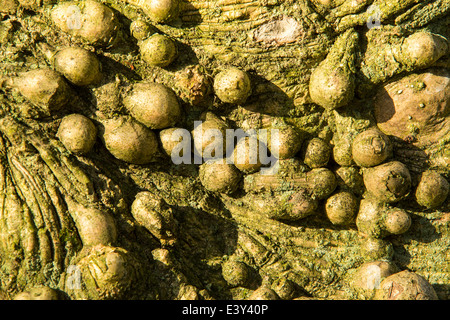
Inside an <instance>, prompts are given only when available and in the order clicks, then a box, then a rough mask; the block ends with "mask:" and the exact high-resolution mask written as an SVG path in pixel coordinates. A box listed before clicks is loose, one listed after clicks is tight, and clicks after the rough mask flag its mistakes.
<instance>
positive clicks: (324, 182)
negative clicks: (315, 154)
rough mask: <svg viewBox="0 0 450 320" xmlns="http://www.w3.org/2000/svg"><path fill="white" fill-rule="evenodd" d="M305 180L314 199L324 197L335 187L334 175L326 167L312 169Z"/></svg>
mask: <svg viewBox="0 0 450 320" xmlns="http://www.w3.org/2000/svg"><path fill="white" fill-rule="evenodd" d="M306 181H307V183H308V185H309V189H310V191H311V192H312V195H313V197H314V198H315V199H319V200H321V199H326V198H327V197H328V196H329V195H330V194H332V193H333V191H334V190H335V189H336V187H337V179H336V175H335V174H334V173H333V172H332V171H330V170H329V169H327V168H317V169H312V170H311V171H310V172H308V173H307V174H306Z"/></svg>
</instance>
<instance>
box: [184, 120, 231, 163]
mask: <svg viewBox="0 0 450 320" xmlns="http://www.w3.org/2000/svg"><path fill="white" fill-rule="evenodd" d="M201 120H202V121H199V122H198V125H197V126H196V127H195V128H194V130H193V131H192V138H193V140H194V153H195V154H196V155H197V156H201V157H202V158H204V159H214V158H221V159H222V158H225V156H226V155H227V154H228V151H229V149H230V148H232V147H233V144H232V143H233V141H230V139H226V131H227V129H228V125H227V123H226V122H225V121H224V120H223V119H221V118H219V117H217V116H216V115H214V114H213V113H211V112H207V113H205V114H203V115H202V117H201ZM231 150H233V149H231Z"/></svg>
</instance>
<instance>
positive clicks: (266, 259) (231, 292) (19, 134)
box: [0, 0, 450, 299]
mask: <svg viewBox="0 0 450 320" xmlns="http://www.w3.org/2000/svg"><path fill="white" fill-rule="evenodd" d="M19 2H20V3H21V4H22V5H23V6H25V7H27V6H28V10H23V8H22V7H21V6H18V7H17V8H14V3H15V1H9V2H8V3H9V6H6V7H7V9H5V10H3V11H2V12H3V13H1V16H2V21H1V25H0V41H1V49H0V51H2V57H3V59H2V61H1V62H0V66H1V70H2V74H4V75H6V76H14V74H15V73H19V72H22V71H28V70H30V69H33V68H36V67H43V66H50V65H51V62H50V61H48V60H47V58H46V56H45V53H44V52H43V51H42V50H40V48H41V47H40V43H47V44H48V45H50V46H52V47H54V48H56V49H59V48H61V47H64V46H68V45H80V46H84V47H85V48H90V49H93V50H95V52H96V54H97V55H98V57H99V59H100V61H101V63H102V66H103V73H104V79H103V82H102V83H101V84H100V85H98V86H95V87H89V88H76V87H73V88H72V89H73V91H74V94H73V99H71V101H70V102H69V103H68V105H67V106H66V107H65V109H64V110H63V111H61V112H60V113H58V114H55V115H53V116H52V117H50V118H45V119H42V118H39V119H33V118H23V117H22V113H21V112H22V111H21V110H23V109H24V108H27V106H28V102H27V101H25V100H24V99H23V98H22V97H21V96H20V95H19V94H18V93H17V92H16V91H14V90H10V89H5V88H4V89H2V91H0V93H1V95H0V103H1V106H2V109H3V112H2V117H3V118H2V121H1V123H0V131H1V135H2V138H3V143H2V148H1V153H0V154H1V159H2V161H1V170H0V172H1V181H0V187H1V188H2V190H3V193H2V194H3V196H2V198H1V199H0V200H1V202H0V204H1V205H2V210H1V216H0V222H1V223H2V225H1V226H0V233H1V237H0V265H1V268H0V289H1V290H2V291H3V295H4V297H5V298H12V297H14V296H15V295H16V294H17V293H19V292H29V291H30V290H31V289H32V288H33V287H39V286H41V285H44V286H47V287H50V288H54V289H57V290H60V291H61V292H62V294H63V295H67V296H68V297H70V298H72V299H77V298H89V299H103V298H130V299H182V298H187V299H194V298H200V299H211V298H212V299H228V298H232V299H245V298H248V297H249V296H250V295H251V294H252V292H253V291H254V290H256V289H257V288H259V287H261V286H268V287H272V288H274V289H275V291H276V292H277V293H278V294H279V295H280V296H281V295H282V294H281V293H280V290H281V289H280V287H279V283H280V281H281V280H280V279H288V280H290V282H289V283H290V284H291V285H292V288H293V290H294V289H295V290H294V291H295V293H293V294H291V295H290V296H289V297H288V298H289V299H292V298H296V297H300V296H311V297H316V298H326V299H362V298H366V296H364V295H360V294H359V293H358V292H357V291H355V290H354V288H353V287H352V286H351V282H352V278H353V276H354V274H355V272H356V270H357V268H358V267H359V266H361V265H362V264H363V263H364V262H367V261H370V257H366V256H365V255H364V253H363V251H362V249H361V243H362V242H364V241H365V237H366V236H365V235H363V234H361V233H360V232H358V229H357V227H356V224H355V223H352V224H350V225H349V226H344V227H341V226H336V225H333V224H332V223H331V222H330V221H329V219H328V218H327V216H326V214H325V212H324V205H325V201H326V199H321V200H320V201H319V206H318V209H317V210H316V211H317V212H316V213H315V214H313V215H312V216H309V217H307V218H305V219H302V220H299V221H295V222H288V221H277V220H274V219H270V218H269V217H268V215H267V212H266V211H267V210H266V211H265V210H264V207H266V206H268V203H270V201H269V200H270V198H272V197H275V196H277V195H279V194H283V192H285V191H286V190H288V191H290V190H292V188H291V189H289V188H290V187H288V188H287V189H286V190H283V186H284V183H289V182H292V181H294V180H295V179H294V180H293V178H292V177H289V176H287V177H286V176H280V175H279V176H277V178H276V179H275V180H272V184H273V185H274V187H273V189H272V190H270V188H267V189H266V190H254V191H251V190H247V189H245V190H244V187H242V188H240V189H239V191H238V192H237V193H235V194H233V195H224V194H219V193H213V192H209V191H207V190H206V189H205V188H204V187H203V186H202V184H201V182H200V180H199V177H198V165H196V164H187V165H184V164H182V165H175V164H172V163H171V161H170V159H168V158H167V157H165V156H164V155H163V154H162V153H161V154H160V155H159V156H158V158H157V159H155V161H154V162H153V163H151V164H148V165H143V166H140V165H130V164H127V163H124V162H122V161H120V160H117V159H115V158H114V157H113V156H112V155H111V154H110V153H109V152H108V150H107V149H106V148H105V147H104V145H103V143H102V142H101V141H100V140H99V141H97V144H96V146H95V150H94V151H93V152H91V153H89V154H88V155H86V156H76V155H73V154H70V153H68V152H67V151H66V150H65V149H64V146H62V144H61V143H60V142H59V141H58V140H57V138H56V137H55V134H56V131H57V128H58V126H59V123H60V119H61V117H62V116H63V115H65V114H69V113H82V114H84V115H86V116H88V117H90V118H91V119H93V120H94V121H95V122H96V124H97V125H98V127H99V130H100V131H101V130H102V123H103V122H104V120H105V119H107V118H111V117H113V116H116V115H117V114H126V111H125V110H124V109H123V108H122V105H121V97H122V96H123V95H125V94H126V93H127V91H128V90H129V87H130V85H131V84H132V83H133V82H135V81H142V80H149V81H157V82H160V83H164V84H165V85H167V86H169V87H171V88H172V89H173V90H174V91H175V92H176V93H177V95H178V96H179V97H180V101H181V102H182V106H183V108H184V110H185V118H184V119H183V121H182V123H180V124H179V125H178V126H179V127H183V128H187V129H188V130H192V129H193V122H194V121H196V120H198V119H200V115H201V113H202V112H204V111H211V112H213V113H215V114H216V115H219V116H222V117H224V118H226V119H227V121H228V122H229V124H230V126H232V127H235V128H237V127H240V128H246V129H248V128H255V129H261V128H270V127H271V125H272V124H273V123H275V122H276V121H285V122H286V123H288V124H291V125H294V126H296V127H297V128H298V129H299V130H301V131H302V132H303V134H304V135H303V136H304V141H306V140H308V139H310V138H313V137H320V138H322V139H323V140H325V141H326V142H327V143H330V144H331V145H333V144H336V143H337V141H340V140H341V139H344V138H346V137H353V136H354V135H355V134H356V133H358V132H361V131H362V130H364V129H365V128H368V127H370V126H373V125H376V123H375V121H374V119H373V115H372V104H371V101H372V97H373V95H374V93H375V92H376V90H377V88H378V87H379V86H380V85H382V84H385V83H387V82H388V81H390V80H391V79H396V78H397V77H401V76H403V75H405V74H407V73H408V72H413V71H416V70H414V69H411V68H410V67H408V66H406V65H402V64H401V63H399V62H397V61H395V59H391V57H392V55H391V51H392V50H393V49H392V48H394V47H395V46H396V45H398V44H401V43H402V41H404V39H405V38H406V37H407V36H409V35H410V34H412V33H414V32H416V31H418V30H427V31H430V32H433V33H436V34H440V35H442V36H443V37H445V38H447V39H448V37H449V36H450V34H449V30H450V28H449V22H450V20H449V17H450V16H449V14H448V10H449V3H448V1H440V0H435V1H431V2H430V3H429V4H428V5H426V4H423V3H421V2H420V1H417V0H402V1H394V2H392V1H388V0H384V1H383V0H379V1H376V0H375V1H370V0H367V1H356V2H354V1H344V0H342V1H320V0H310V1H308V0H302V1H291V0H289V1H277V0H264V1H255V0H221V1H203V0H189V1H183V2H182V4H181V11H180V17H179V19H177V20H175V21H173V22H171V23H169V24H158V25H156V28H157V29H158V30H159V31H160V32H162V33H165V34H167V35H169V36H170V37H172V38H173V39H175V41H176V44H177V47H178V50H179V53H178V58H177V59H176V60H175V61H174V63H173V64H171V65H170V66H169V67H167V68H164V69H162V68H158V67H151V66H148V65H146V64H145V63H144V62H143V61H141V60H140V56H139V48H138V42H137V41H136V39H134V38H133V37H132V36H131V35H130V33H129V25H130V23H131V21H134V20H138V19H143V20H146V21H148V18H147V17H146V16H145V15H144V14H143V12H142V11H141V10H140V9H139V8H138V7H137V6H136V5H135V4H136V3H133V2H132V1H129V2H130V3H127V2H126V1H121V0H104V1H102V2H103V3H104V4H105V5H107V6H109V7H111V8H113V9H114V10H115V13H116V15H117V16H118V17H119V21H120V23H121V26H122V33H121V35H120V39H119V40H118V42H117V43H116V44H115V45H114V46H113V47H111V48H100V47H94V46H92V45H90V44H88V43H86V42H84V41H83V40H82V39H80V38H77V37H72V36H69V35H67V34H65V33H64V32H62V31H59V30H58V29H56V28H55V27H54V26H53V25H52V22H51V20H50V18H49V11H50V9H51V7H52V5H51V4H48V3H45V2H44V4H43V5H40V4H38V3H40V1H35V2H32V4H29V2H30V1H27V3H26V4H25V2H23V1H19ZM371 4H374V5H377V6H378V7H377V8H378V10H379V11H380V14H381V17H380V21H379V22H380V26H379V27H378V28H370V29H369V28H368V27H370V25H369V23H368V21H370V22H371V23H372V22H373V20H371V17H372V14H370V12H368V7H369V5H371ZM16 5H17V4H16ZM10 7H12V9H11V8H10ZM6 10H8V11H6ZM350 29H352V30H353V31H354V32H356V33H357V34H358V37H359V38H358V39H359V40H358V45H357V48H356V49H354V51H349V49H348V48H342V50H343V51H345V50H347V51H345V52H346V53H347V55H346V56H345V57H346V58H345V59H344V58H343V60H342V62H343V63H347V62H348V61H349V60H352V61H353V62H354V68H355V70H354V74H355V79H356V80H355V81H356V89H355V97H354V99H353V100H352V102H351V103H349V104H348V105H347V106H346V107H344V108H340V109H338V110H326V109H324V108H322V107H320V106H318V105H317V104H315V103H313V101H312V100H311V98H310V96H309V80H310V75H311V72H312V70H314V69H315V68H316V67H317V66H318V65H319V63H320V62H322V61H323V60H324V59H325V58H326V57H327V54H328V53H329V52H330V50H331V48H332V47H333V44H334V43H335V40H336V39H337V38H338V37H339V35H340V34H343V33H344V32H345V31H346V30H350ZM449 61H450V60H449V51H448V50H447V52H446V54H445V55H444V56H443V57H442V58H441V59H439V60H438V61H437V62H435V63H434V64H433V66H437V67H440V68H449V67H450V66H449ZM230 65H232V66H236V67H238V68H240V69H242V70H244V71H247V72H248V74H249V75H250V78H251V82H252V95H251V96H250V97H249V99H248V100H247V101H246V102H245V103H244V104H242V105H239V106H236V105H229V104H223V103H221V102H220V101H219V100H218V99H217V98H216V97H215V96H214V95H213V94H212V86H211V82H212V79H213V77H214V76H215V75H216V74H217V73H218V72H219V71H220V70H221V69H222V68H224V67H226V66H230ZM447 116H448V115H447ZM449 138H450V133H449V135H448V137H447V141H448V140H449ZM448 145H449V144H446V145H445V146H444V149H447V150H448ZM394 147H395V152H394V155H395V157H398V159H400V161H403V162H405V164H407V165H408V168H409V169H410V171H411V174H412V177H413V187H412V189H411V190H412V191H411V192H410V195H409V196H408V197H407V198H406V199H405V200H402V201H401V202H399V203H397V204H395V207H400V208H403V209H405V210H407V212H408V213H409V214H410V216H411V218H412V225H411V228H410V229H409V231H407V232H406V233H404V234H402V235H391V236H389V237H387V238H386V240H388V241H389V242H390V243H392V245H393V249H394V254H393V256H391V257H390V258H389V259H390V260H391V261H392V262H393V263H395V264H396V266H397V267H398V268H399V269H401V270H403V269H408V270H411V271H413V272H417V273H418V274H419V275H421V276H423V277H424V278H426V279H427V280H428V281H429V282H430V283H431V284H432V285H433V287H434V289H435V290H436V292H437V294H438V296H439V298H440V299H449V298H450V269H449V261H450V257H449V248H450V233H449V220H450V211H449V210H450V204H449V202H448V200H447V202H446V203H444V205H443V206H441V207H440V208H438V209H435V210H426V211H425V210H423V209H421V208H420V206H419V205H417V204H416V202H415V200H414V191H413V190H414V187H415V186H416V185H417V176H418V174H419V173H420V172H421V171H423V170H424V169H425V168H426V166H427V157H428V156H429V157H431V156H432V152H428V155H423V152H422V150H415V149H414V148H413V147H411V146H410V145H409V144H407V143H405V142H403V141H396V145H395V146H394ZM441 148H442V146H441ZM433 150H434V149H433ZM414 152H415V153H414ZM411 154H414V158H413V157H412V156H410V155H411ZM430 154H431V155H430ZM423 157H425V158H423ZM297 158H298V160H299V161H300V162H301V160H302V154H301V152H300V153H299V154H298V155H297ZM447 159H448V158H447ZM436 163H438V169H440V171H441V172H442V173H443V175H444V176H446V177H447V179H448V177H449V174H450V172H449V170H448V169H449V165H448V164H442V162H439V161H438V162H436ZM439 163H440V164H439ZM304 168H305V170H306V171H308V170H309V168H307V167H306V166H304ZM328 168H329V169H330V170H332V171H333V172H335V171H336V170H337V169H338V168H339V166H338V165H337V164H336V163H334V162H333V161H332V160H330V162H329V164H328ZM358 170H359V169H358ZM278 177H281V178H279V179H278ZM273 181H275V182H273ZM295 183H296V182H294V183H293V184H294V185H295ZM340 187H342V186H338V188H340ZM277 188H278V189H277ZM141 191H149V192H151V193H152V194H154V195H156V196H157V197H159V198H160V199H162V201H163V202H165V203H167V205H168V206H169V207H170V210H171V212H172V213H173V219H174V221H175V222H174V225H175V226H174V227H173V228H174V230H173V233H174V234H175V238H176V241H175V242H174V243H171V244H167V243H166V242H164V241H162V240H161V239H158V237H157V236H155V235H154V234H152V233H151V232H149V230H147V229H145V228H144V227H143V226H142V225H140V224H139V223H138V222H137V221H136V220H135V219H134V217H133V215H132V214H131V204H132V203H133V201H134V199H135V196H136V194H137V193H138V192H141ZM360 191H361V193H360V195H361V197H364V195H363V193H364V192H363V191H364V190H360ZM73 203H76V205H72V204H73ZM79 206H82V207H79ZM74 208H75V209H74ZM80 208H81V209H80ZM96 210H97V211H98V212H101V213H100V215H102V214H109V215H111V216H112V217H113V219H114V221H115V224H116V226H117V239H115V241H113V242H112V243H102V244H101V245H100V247H99V246H88V245H86V244H85V243H83V231H81V229H80V228H81V227H80V225H79V222H78V220H77V219H75V217H76V216H77V215H76V214H75V213H74V211H76V212H77V213H79V212H90V214H92V215H94V214H97V213H95V212H97V211H96ZM41 220H42V221H41ZM80 233H81V234H80ZM105 257H106V258H105ZM108 257H109V258H108ZM108 259H109V260H108ZM114 259H116V260H114ZM235 260H238V261H241V262H244V263H245V264H246V265H247V267H248V268H249V270H250V276H249V280H248V281H247V283H246V284H245V285H242V286H232V285H230V284H229V283H227V281H226V280H225V279H224V275H223V274H222V266H223V265H224V264H225V263H226V262H227V261H235ZM92 261H95V263H94V262H92ZM111 261H121V262H120V263H123V262H125V264H126V265H128V266H131V267H130V268H131V269H127V270H128V271H127V272H126V273H123V274H121V273H120V271H117V270H116V271H114V270H115V269H114V268H113V265H114V264H113V262H111ZM120 263H119V264H120ZM73 266H76V268H75V269H73V268H72V267H73ZM97 267H98V269H96V268H97ZM108 269H109V270H110V272H112V273H114V272H118V274H119V276H117V277H116V278H114V277H109V274H108ZM113 269H114V270H113ZM119 269H120V268H119ZM73 270H80V272H81V276H80V277H81V278H80V279H81V283H82V284H81V286H77V285H75V286H74V285H73V284H74V283H75V284H77V281H76V280H77V279H78V278H74V276H77V273H73V272H72V271H73ZM95 270H97V271H95ZM98 270H101V271H98ZM111 270H112V271H111ZM130 270H131V271H130ZM87 274H90V275H87ZM92 274H96V276H93V275H92ZM99 274H100V275H99ZM74 279H75V282H70V281H72V280H74ZM92 279H95V281H93V280H92ZM99 279H100V280H99ZM136 279H139V281H136ZM102 281H103V282H102ZM97 286H99V287H100V290H95V288H96V287H97Z"/></svg>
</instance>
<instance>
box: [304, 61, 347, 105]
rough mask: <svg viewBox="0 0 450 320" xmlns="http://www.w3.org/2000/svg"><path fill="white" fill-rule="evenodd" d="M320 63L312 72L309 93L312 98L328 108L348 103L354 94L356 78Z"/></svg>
mask: <svg viewBox="0 0 450 320" xmlns="http://www.w3.org/2000/svg"><path fill="white" fill-rule="evenodd" d="M324 62H325V64H322V63H321V64H320V65H319V66H318V67H317V68H316V69H314V71H313V72H312V73H311V77H310V82H309V95H310V97H311V100H312V101H313V102H314V103H316V104H318V105H319V106H321V107H323V108H324V109H326V110H333V109H338V108H341V107H343V106H345V105H346V104H348V103H349V102H350V101H351V100H352V99H353V96H354V87H355V85H354V80H353V79H352V78H351V76H350V75H349V74H348V73H347V72H344V71H342V70H340V69H337V70H330V66H327V65H326V63H327V61H326V60H325V61H324Z"/></svg>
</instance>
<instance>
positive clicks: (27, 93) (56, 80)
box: [14, 69, 70, 115]
mask: <svg viewBox="0 0 450 320" xmlns="http://www.w3.org/2000/svg"><path fill="white" fill-rule="evenodd" d="M14 84H15V85H16V86H17V88H18V89H19V91H20V93H21V94H22V95H23V96H24V97H25V98H26V99H28V100H29V101H30V102H31V103H33V104H34V105H37V106H39V107H41V108H42V109H43V111H44V112H45V113H48V115H51V113H53V112H55V111H58V110H60V109H62V107H63V106H64V105H65V104H66V103H67V102H68V100H69V92H70V88H69V85H68V84H67V83H66V81H65V80H64V78H63V77H62V76H61V74H60V73H59V72H56V71H54V70H51V69H36V70H32V71H28V72H25V73H23V74H21V75H20V76H19V77H18V78H16V79H15V80H14Z"/></svg>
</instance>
